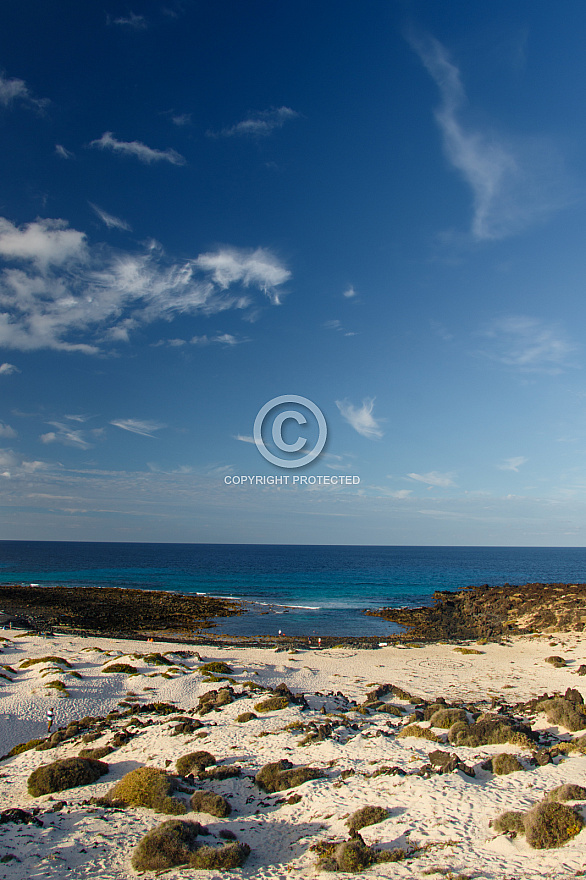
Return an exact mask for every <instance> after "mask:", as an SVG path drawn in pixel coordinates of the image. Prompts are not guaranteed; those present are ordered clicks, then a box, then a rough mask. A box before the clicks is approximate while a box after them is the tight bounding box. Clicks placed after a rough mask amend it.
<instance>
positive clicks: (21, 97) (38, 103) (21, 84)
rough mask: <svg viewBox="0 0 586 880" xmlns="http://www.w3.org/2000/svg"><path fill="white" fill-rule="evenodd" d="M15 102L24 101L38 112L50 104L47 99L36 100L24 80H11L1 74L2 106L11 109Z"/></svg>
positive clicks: (0, 94) (0, 96)
mask: <svg viewBox="0 0 586 880" xmlns="http://www.w3.org/2000/svg"><path fill="white" fill-rule="evenodd" d="M15 101H22V103H24V104H28V105H30V106H31V107H34V108H35V109H37V110H43V109H44V108H45V107H46V105H47V104H48V103H49V101H48V100H47V99H46V98H35V97H34V96H33V95H32V94H31V92H30V91H29V87H28V86H27V84H26V83H25V81H24V80H23V79H10V78H9V77H7V76H4V74H2V73H0V104H2V105H3V106H4V107H10V105H11V104H13V103H14V102H15Z"/></svg>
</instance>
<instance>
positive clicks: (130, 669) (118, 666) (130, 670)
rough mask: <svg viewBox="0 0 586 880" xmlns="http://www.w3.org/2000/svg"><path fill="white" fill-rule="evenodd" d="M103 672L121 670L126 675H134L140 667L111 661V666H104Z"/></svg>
mask: <svg viewBox="0 0 586 880" xmlns="http://www.w3.org/2000/svg"><path fill="white" fill-rule="evenodd" d="M102 672H121V673H123V674H124V675H134V674H135V673H137V672H138V669H137V668H136V666H131V665H130V663H111V664H110V665H109V666H104V667H103V669H102Z"/></svg>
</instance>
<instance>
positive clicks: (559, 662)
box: [545, 655, 566, 669]
mask: <svg viewBox="0 0 586 880" xmlns="http://www.w3.org/2000/svg"><path fill="white" fill-rule="evenodd" d="M545 662H546V663H551V665H552V666H555V667H556V669H560V668H561V667H562V666H565V665H566V661H565V660H564V658H563V657H558V656H556V655H554V656H552V657H546V658H545Z"/></svg>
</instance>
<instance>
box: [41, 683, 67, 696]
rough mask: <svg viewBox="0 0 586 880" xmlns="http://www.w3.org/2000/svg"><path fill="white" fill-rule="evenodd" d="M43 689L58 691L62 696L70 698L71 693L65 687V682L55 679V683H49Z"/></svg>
mask: <svg viewBox="0 0 586 880" xmlns="http://www.w3.org/2000/svg"><path fill="white" fill-rule="evenodd" d="M43 687H46V688H51V689H52V690H54V691H57V692H58V693H60V694H63V696H64V697H68V696H69V691H68V690H67V688H66V687H65V685H64V684H63V682H62V681H59V679H55V680H54V681H48V682H47V683H46V684H44V685H43Z"/></svg>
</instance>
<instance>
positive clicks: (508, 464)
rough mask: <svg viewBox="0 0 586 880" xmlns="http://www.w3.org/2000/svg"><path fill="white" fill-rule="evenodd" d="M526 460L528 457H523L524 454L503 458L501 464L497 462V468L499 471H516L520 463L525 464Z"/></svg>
mask: <svg viewBox="0 0 586 880" xmlns="http://www.w3.org/2000/svg"><path fill="white" fill-rule="evenodd" d="M528 461H529V459H528V458H525V456H524V455H516V456H513V458H505V460H504V461H503V462H501V464H497V468H498V469H499V470H501V471H514V472H515V473H518V472H519V468H520V467H521V465H523V464H527V462H528Z"/></svg>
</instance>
